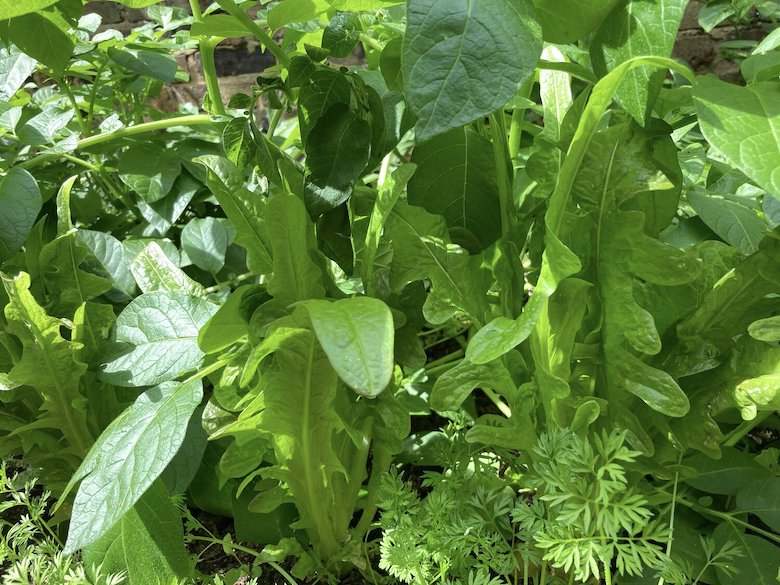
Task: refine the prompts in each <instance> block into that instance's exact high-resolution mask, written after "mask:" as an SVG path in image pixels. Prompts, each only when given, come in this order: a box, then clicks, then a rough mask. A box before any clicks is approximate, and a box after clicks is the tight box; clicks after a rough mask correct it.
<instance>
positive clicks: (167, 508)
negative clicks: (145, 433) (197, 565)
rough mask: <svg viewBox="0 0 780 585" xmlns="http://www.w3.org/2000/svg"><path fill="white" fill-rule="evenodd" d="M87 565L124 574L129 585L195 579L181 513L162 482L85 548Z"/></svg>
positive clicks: (147, 492) (155, 485)
mask: <svg viewBox="0 0 780 585" xmlns="http://www.w3.org/2000/svg"><path fill="white" fill-rule="evenodd" d="M83 557H84V560H85V562H87V563H89V564H90V565H93V566H97V565H101V566H102V568H103V570H105V571H110V572H111V573H119V572H120V571H121V572H124V573H125V574H126V575H127V582H128V584H129V585H147V584H149V583H163V582H170V581H175V580H176V579H183V578H186V577H189V576H191V573H192V563H191V561H190V559H189V555H188V554H187V549H186V548H185V545H184V531H183V530H182V522H181V514H180V513H179V510H178V508H177V507H176V505H175V504H174V503H173V501H172V500H171V499H170V497H169V496H168V492H167V491H166V490H165V487H164V486H163V484H162V483H161V482H159V481H157V482H155V483H154V484H152V486H151V487H150V488H149V489H148V490H147V491H146V493H145V494H144V495H143V496H141V498H140V499H139V500H138V501H137V502H136V503H135V505H134V506H133V507H132V508H131V509H130V510H128V511H127V512H126V513H125V514H124V516H122V518H120V519H119V521H118V522H117V523H116V524H115V525H114V526H113V528H111V529H110V530H109V531H108V532H106V533H105V534H104V535H103V536H101V537H100V538H99V539H97V540H96V541H95V542H93V543H92V544H90V545H89V546H87V547H86V548H85V549H84V554H83Z"/></svg>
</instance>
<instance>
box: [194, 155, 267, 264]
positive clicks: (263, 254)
mask: <svg viewBox="0 0 780 585" xmlns="http://www.w3.org/2000/svg"><path fill="white" fill-rule="evenodd" d="M195 162H197V163H200V164H202V165H203V166H205V167H206V168H207V169H208V186H209V189H210V190H211V192H212V193H213V194H214V197H216V198H217V201H219V205H220V207H222V210H223V211H224V212H225V215H226V216H227V218H228V219H229V220H230V222H231V223H232V224H233V227H234V228H235V229H236V242H237V243H238V244H239V245H240V246H243V247H244V248H246V251H247V266H248V267H249V269H250V270H252V271H253V272H256V273H258V274H268V273H269V272H271V269H272V263H271V254H270V252H269V250H270V247H271V246H270V241H269V239H268V234H267V233H266V222H265V213H266V211H265V208H266V205H265V202H264V200H263V199H261V198H260V196H259V195H258V194H256V193H251V192H249V190H247V188H246V187H245V186H244V180H243V178H242V177H241V173H240V172H239V170H238V169H237V168H236V166H235V165H234V164H233V163H231V162H230V161H229V160H227V159H225V158H222V157H219V156H214V155H205V156H200V157H198V158H196V159H195Z"/></svg>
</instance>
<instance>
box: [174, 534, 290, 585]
mask: <svg viewBox="0 0 780 585" xmlns="http://www.w3.org/2000/svg"><path fill="white" fill-rule="evenodd" d="M187 540H196V541H199V542H209V543H211V544H222V541H221V540H219V539H217V538H215V537H211V538H209V537H206V536H194V535H192V534H190V535H187ZM230 547H231V548H234V549H236V550H239V551H241V552H243V553H246V554H248V555H252V556H253V557H255V558H256V559H260V553H259V552H257V551H256V550H254V549H251V548H249V547H246V546H241V545H240V544H236V543H234V542H231V543H230ZM261 562H262V563H263V564H266V565H269V566H271V567H273V568H274V570H276V572H278V573H279V574H280V575H281V576H282V577H284V579H285V581H287V583H289V584H290V585H298V582H297V581H296V580H295V579H293V577H292V575H290V573H288V572H287V571H285V570H284V567H282V566H281V565H280V564H279V563H277V562H274V561H261Z"/></svg>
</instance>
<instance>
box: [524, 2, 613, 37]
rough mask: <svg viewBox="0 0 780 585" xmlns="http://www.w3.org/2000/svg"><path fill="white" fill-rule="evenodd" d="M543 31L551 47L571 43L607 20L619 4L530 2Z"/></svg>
mask: <svg viewBox="0 0 780 585" xmlns="http://www.w3.org/2000/svg"><path fill="white" fill-rule="evenodd" d="M533 2H534V4H535V5H536V11H537V14H538V15H539V22H541V24H542V29H543V31H544V40H545V41H548V42H551V43H573V42H574V41H576V40H579V39H581V38H582V37H584V36H585V35H587V34H588V33H590V32H591V31H593V30H595V29H596V27H598V26H599V24H601V22H602V21H603V20H604V19H605V18H606V17H607V15H608V14H609V13H610V11H611V10H612V9H613V8H614V7H615V6H616V5H617V4H618V3H619V2H620V0H533Z"/></svg>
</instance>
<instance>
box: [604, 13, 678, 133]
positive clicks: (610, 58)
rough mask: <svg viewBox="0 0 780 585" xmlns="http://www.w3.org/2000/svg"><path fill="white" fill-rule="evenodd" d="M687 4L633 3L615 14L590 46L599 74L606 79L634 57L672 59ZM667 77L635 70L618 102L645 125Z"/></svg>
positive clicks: (607, 19) (606, 21) (624, 82)
mask: <svg viewBox="0 0 780 585" xmlns="http://www.w3.org/2000/svg"><path fill="white" fill-rule="evenodd" d="M612 4H613V5H614V4H615V3H612ZM687 4H688V0H631V2H628V3H626V4H624V5H623V6H620V7H619V8H616V9H615V10H613V11H612V12H611V13H610V14H609V16H607V18H606V19H605V20H604V22H603V23H602V25H601V27H600V28H599V30H598V32H597V33H596V35H595V37H594V38H593V42H592V43H591V45H590V51H591V56H592V58H593V63H594V67H595V69H596V72H597V73H601V74H602V75H603V74H605V73H606V72H607V71H612V70H613V69H614V68H615V67H616V66H617V65H620V64H621V63H625V62H626V61H628V60H629V59H631V58H632V57H639V56H646V55H657V56H659V57H671V55H672V48H673V47H674V43H675V41H676V40H677V30H678V29H679V28H680V23H681V22H682V17H683V14H684V12H685V6H686V5H687ZM664 77H665V75H664V72H663V71H653V70H651V69H649V68H647V67H642V68H639V69H634V70H633V71H631V72H629V73H628V75H627V76H626V79H625V80H624V81H623V83H622V84H621V85H620V87H619V88H618V90H617V92H616V93H615V99H616V100H617V102H618V103H619V104H620V105H621V106H623V108H625V110H626V111H627V112H628V113H629V114H631V116H632V117H633V118H634V119H635V120H636V121H637V122H639V123H640V124H644V123H645V120H646V119H647V117H648V116H649V114H650V111H652V107H653V103H654V102H655V99H656V97H657V96H658V92H659V91H660V89H661V86H662V85H663V80H664Z"/></svg>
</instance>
